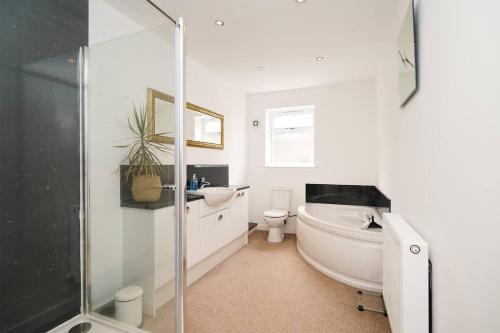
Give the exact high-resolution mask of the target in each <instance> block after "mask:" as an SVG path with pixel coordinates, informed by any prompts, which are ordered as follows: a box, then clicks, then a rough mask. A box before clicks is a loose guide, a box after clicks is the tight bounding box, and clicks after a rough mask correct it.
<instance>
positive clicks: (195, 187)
mask: <svg viewBox="0 0 500 333" xmlns="http://www.w3.org/2000/svg"><path fill="white" fill-rule="evenodd" d="M191 190H192V191H196V190H198V178H196V174H193V179H191Z"/></svg>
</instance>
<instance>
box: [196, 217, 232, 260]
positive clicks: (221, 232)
mask: <svg viewBox="0 0 500 333" xmlns="http://www.w3.org/2000/svg"><path fill="white" fill-rule="evenodd" d="M228 222H229V209H225V210H223V211H220V212H217V213H214V214H211V215H208V216H205V217H203V218H202V219H200V238H201V242H200V243H201V258H200V260H202V259H205V258H206V257H208V256H209V255H211V254H212V253H214V252H215V251H217V250H219V249H220V248H221V247H223V246H224V245H226V244H227V240H228V230H229V223H228Z"/></svg>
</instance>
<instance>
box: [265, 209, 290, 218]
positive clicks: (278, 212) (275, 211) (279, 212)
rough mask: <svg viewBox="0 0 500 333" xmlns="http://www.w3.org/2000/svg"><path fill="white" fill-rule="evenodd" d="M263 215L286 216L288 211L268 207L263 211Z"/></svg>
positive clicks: (272, 216)
mask: <svg viewBox="0 0 500 333" xmlns="http://www.w3.org/2000/svg"><path fill="white" fill-rule="evenodd" d="M264 216H265V217H271V218H278V217H285V216H288V212H287V211H286V210H282V209H268V210H266V211H264Z"/></svg>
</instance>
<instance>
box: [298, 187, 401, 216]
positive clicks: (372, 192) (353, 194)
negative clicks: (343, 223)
mask: <svg viewBox="0 0 500 333" xmlns="http://www.w3.org/2000/svg"><path fill="white" fill-rule="evenodd" d="M306 202H309V203H325V204H336V205H354V206H372V207H378V208H388V209H389V211H390V209H391V200H390V199H389V198H387V197H386V196H385V195H384V194H383V193H382V192H380V191H379V190H378V189H377V188H376V187H375V186H366V185H330V184H306Z"/></svg>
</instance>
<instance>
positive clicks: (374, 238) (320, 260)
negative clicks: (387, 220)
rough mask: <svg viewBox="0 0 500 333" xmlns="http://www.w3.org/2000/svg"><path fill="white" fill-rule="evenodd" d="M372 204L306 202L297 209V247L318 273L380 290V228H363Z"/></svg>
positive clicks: (372, 211) (376, 218) (376, 212)
mask: <svg viewBox="0 0 500 333" xmlns="http://www.w3.org/2000/svg"><path fill="white" fill-rule="evenodd" d="M366 213H371V214H373V215H374V216H375V221H376V222H379V223H381V222H380V221H381V218H380V215H379V213H378V211H377V210H376V209H375V208H373V207H363V206H348V205H329V204H306V205H304V206H300V207H299V209H298V218H297V248H298V250H299V253H300V254H301V255H302V257H304V259H305V260H306V261H307V262H308V263H309V264H311V265H312V266H313V267H315V268H316V269H317V270H319V271H320V272H322V273H324V274H326V275H328V276H329V277H331V278H333V279H336V280H338V281H340V282H343V283H346V284H348V285H351V286H353V287H355V288H360V289H364V290H369V291H375V292H382V232H381V230H382V229H368V230H362V229H361V226H362V225H363V222H362V219H363V218H364V217H365V215H366Z"/></svg>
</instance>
